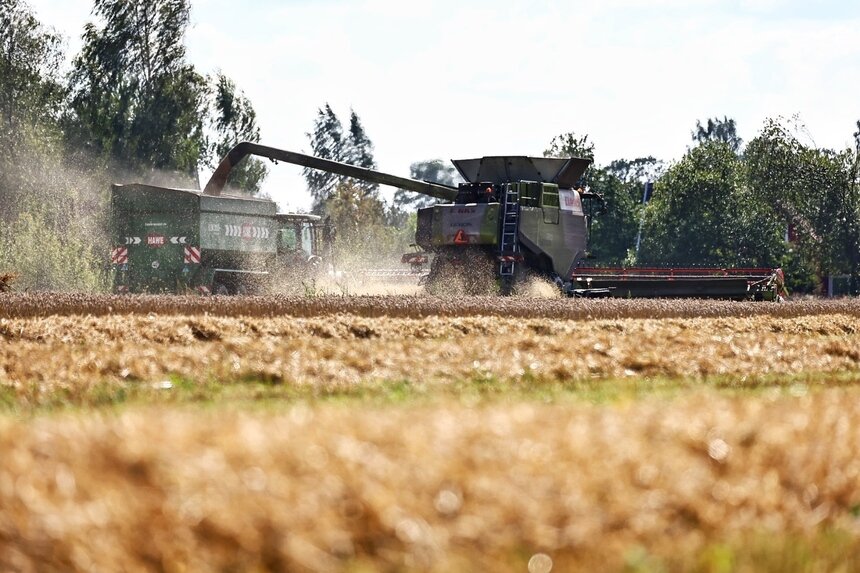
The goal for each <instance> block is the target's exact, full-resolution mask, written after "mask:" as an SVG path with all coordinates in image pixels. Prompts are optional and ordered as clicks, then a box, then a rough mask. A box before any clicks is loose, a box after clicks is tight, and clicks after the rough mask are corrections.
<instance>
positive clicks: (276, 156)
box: [203, 141, 457, 201]
mask: <svg viewBox="0 0 860 573" xmlns="http://www.w3.org/2000/svg"><path fill="white" fill-rule="evenodd" d="M248 155H257V156H259V157H267V158H269V159H273V160H275V161H283V162H284V163H292V164H294V165H301V166H302V167H309V168H311V169H319V170H321V171H328V172H331V173H336V174H337V175H343V176H344V177H352V178H354V179H361V180H362V181H367V182H369V183H376V184H378V185H390V186H392V187H397V188H400V189H406V190H408V191H412V192H414V193H422V194H424V195H429V196H430V197H435V198H436V199H441V200H443V201H453V200H454V198H455V197H456V196H457V188H456V187H449V186H448V185H440V184H439V183H431V182H429V181H418V180H416V179H409V178H407V177H398V176H397V175H391V174H388V173H382V172H381V171H375V170H373V169H367V168H364V167H358V166H356V165H349V164H347V163H341V162H339V161H332V160H330V159H323V158H322V157H315V156H313V155H305V154H304V153H296V152H295V151H286V150H284V149H277V148H274V147H267V146H265V145H259V144H257V143H251V142H248V141H245V142H242V143H240V144H238V145H236V146H235V147H234V148H233V149H231V150H230V151H229V153H227V155H226V156H225V157H224V159H222V160H221V163H219V164H218V167H217V168H216V169H215V172H214V173H212V177H211V178H210V179H209V182H208V183H207V184H206V187H205V188H204V189H203V193H204V195H220V194H221V191H223V189H224V186H225V185H226V183H227V178H228V177H229V176H230V172H231V171H232V170H233V168H234V167H235V166H236V165H237V164H238V163H239V162H240V161H241V160H242V159H244V158H245V157H247V156H248Z"/></svg>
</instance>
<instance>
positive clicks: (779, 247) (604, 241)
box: [545, 117, 860, 294]
mask: <svg viewBox="0 0 860 573" xmlns="http://www.w3.org/2000/svg"><path fill="white" fill-rule="evenodd" d="M691 135H692V137H691V146H690V147H689V148H688V150H687V152H686V153H685V155H684V156H683V157H682V158H681V159H680V160H679V161H677V162H674V163H672V164H671V165H667V164H665V163H664V162H662V161H658V160H656V159H654V158H653V157H646V158H639V159H635V160H632V161H627V160H614V161H611V162H609V163H608V164H607V165H596V164H593V165H592V166H591V167H590V168H589V170H588V171H587V173H586V175H585V181H584V183H585V184H586V185H588V187H590V188H591V190H592V191H595V192H597V193H599V194H601V195H602V196H603V198H604V200H605V206H604V208H603V209H602V212H600V213H596V214H594V217H593V219H592V220H593V223H592V229H591V250H592V254H593V255H594V256H595V258H596V259H597V260H598V261H603V262H606V263H610V264H638V265H666V264H672V265H707V266H739V267H757V266H764V267H781V268H783V270H784V271H785V273H786V275H787V278H788V284H789V286H790V287H791V288H793V290H794V291H795V292H798V291H799V292H814V291H820V290H821V288H822V281H823V279H824V278H825V277H827V276H832V275H847V276H849V277H851V279H850V282H851V286H850V290H851V292H852V293H853V294H858V287H860V284H858V281H860V122H857V132H855V133H854V146H853V148H848V149H844V150H839V151H835V150H830V149H822V148H818V147H816V146H815V145H814V144H812V143H806V142H804V139H808V138H805V137H804V130H803V127H802V126H801V125H799V123H798V120H797V119H796V118H792V119H784V118H777V119H768V120H767V121H766V122H765V124H764V127H763V129H762V130H761V132H760V133H758V134H757V135H756V136H755V137H754V138H753V139H752V140H751V141H749V142H748V143H747V144H746V145H744V144H743V141H742V140H741V139H740V138H739V137H738V135H737V128H736V124H735V121H734V120H733V119H729V118H727V117H723V118H722V119H719V118H713V119H708V120H707V121H706V122H705V123H704V124H703V123H702V122H697V125H696V128H695V129H694V130H693V131H692V133H691ZM545 155H547V156H569V155H573V156H583V157H588V158H592V159H593V157H594V145H593V144H592V143H591V142H589V141H588V137H587V136H577V135H576V134H575V133H567V134H563V135H560V136H558V137H556V138H554V139H553V140H552V142H551V145H550V147H549V148H548V149H547V150H546V151H545ZM646 181H651V182H652V183H653V191H652V195H651V197H650V201H647V202H646V201H644V200H643V199H644V184H645V182H646ZM637 244H638V249H637V248H636V247H637Z"/></svg>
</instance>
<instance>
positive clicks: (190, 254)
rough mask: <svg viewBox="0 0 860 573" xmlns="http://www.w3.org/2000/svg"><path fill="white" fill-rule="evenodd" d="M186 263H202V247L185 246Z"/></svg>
mask: <svg viewBox="0 0 860 573" xmlns="http://www.w3.org/2000/svg"><path fill="white" fill-rule="evenodd" d="M185 264H195V265H199V264H200V247H185Z"/></svg>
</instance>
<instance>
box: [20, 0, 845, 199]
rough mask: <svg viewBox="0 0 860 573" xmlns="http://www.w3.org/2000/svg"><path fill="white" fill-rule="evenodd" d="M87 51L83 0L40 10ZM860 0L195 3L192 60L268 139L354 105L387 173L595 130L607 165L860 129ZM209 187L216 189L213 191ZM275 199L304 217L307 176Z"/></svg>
mask: <svg viewBox="0 0 860 573" xmlns="http://www.w3.org/2000/svg"><path fill="white" fill-rule="evenodd" d="M30 4H31V5H32V6H33V8H34V9H35V11H36V12H37V14H38V16H39V18H40V19H41V20H42V21H43V22H44V23H45V24H48V25H50V26H53V27H55V28H56V29H57V30H59V31H60V32H61V33H63V34H64V35H65V36H66V37H67V38H68V42H69V50H70V52H72V53H76V52H77V50H78V48H79V46H80V40H79V37H80V34H81V31H82V27H83V24H84V22H85V21H86V20H88V19H91V16H90V10H91V6H92V3H91V2H90V1H87V0H30ZM858 31H860V3H858V2H856V0H843V1H836V0H822V1H819V2H808V1H799V0H798V1H795V0H785V1H783V0H725V1H718V0H711V1H709V0H698V1H695V0H645V1H637V0H595V1H590V0H589V1H579V2H577V1H568V2H552V1H540V0H537V1H534V0H533V1H531V2H511V1H507V0H488V1H486V2H484V1H469V0H441V1H436V2H426V1H412V2H410V1H394V0H356V1H345V0H316V1H309V0H307V1H306V0H287V1H280V2H279V1H275V0H258V1H255V2H253V3H250V2H249V3H247V4H245V3H239V2H236V1H235V0H230V1H228V0H192V24H191V29H190V30H189V33H188V37H187V44H188V55H189V59H190V60H191V62H192V63H193V64H194V65H195V66H196V67H197V69H198V70H199V71H200V72H201V73H210V72H213V71H215V70H216V69H220V70H221V71H223V72H224V73H225V74H227V75H228V76H230V77H231V78H233V79H234V80H235V81H236V83H237V84H238V85H239V87H240V88H241V89H243V90H244V91H245V93H246V95H248V97H250V99H251V100H252V102H253V103H254V106H255V107H256V109H257V112H258V121H259V125H260V127H261V130H262V142H263V143H264V144H267V145H272V146H275V147H283V148H285V149H289V150H295V151H309V144H308V140H307V137H306V136H305V133H306V132H308V131H310V130H311V128H312V124H313V120H314V117H315V114H316V110H317V108H319V107H320V106H322V105H324V104H325V102H329V103H330V104H331V105H332V107H333V108H334V110H335V112H337V113H338V115H340V116H341V118H342V120H343V121H345V122H346V121H347V120H348V114H349V109H350V108H353V109H355V111H356V112H357V113H358V115H359V116H360V117H361V119H362V121H363V123H364V126H365V129H366V131H367V133H368V135H369V136H370V138H371V139H372V140H373V142H374V144H375V155H376V159H377V162H378V164H379V167H380V168H381V169H382V170H385V171H389V172H392V173H394V174H397V175H408V172H409V164H410V163H412V162H414V161H418V160H422V159H432V158H445V159H450V158H460V157H479V156H482V155H513V154H520V155H540V154H541V152H542V151H543V150H544V149H545V148H546V147H547V145H548V144H549V142H550V140H551V139H552V137H553V136H554V135H556V134H559V133H562V132H567V131H576V132H577V133H579V134H584V133H587V134H589V136H590V138H591V140H593V141H594V143H595V145H596V161H597V163H599V164H606V163H608V162H609V161H611V160H613V159H617V158H621V157H625V158H634V157H639V156H646V155H653V156H655V157H658V158H660V159H665V160H673V159H678V158H680V157H681V156H682V155H683V153H684V151H685V150H686V148H687V145H688V144H689V142H690V131H691V130H692V128H693V127H694V126H695V123H696V120H697V119H702V120H704V119H707V118H708V117H715V116H720V117H722V116H724V115H728V116H729V117H733V118H735V119H736V120H737V122H738V126H739V131H740V135H741V137H743V138H744V140H749V139H750V138H752V137H753V136H755V134H756V133H757V132H758V131H759V130H760V128H761V126H762V123H763V121H764V119H765V118H767V117H775V116H779V115H782V116H793V115H795V114H799V116H800V118H801V120H802V121H803V123H804V124H805V125H806V127H807V129H808V137H809V138H811V139H812V141H814V143H815V144H816V145H818V146H824V147H832V148H843V147H846V146H848V145H849V143H850V142H851V140H852V133H853V131H855V121H857V120H858V119H860V95H858V94H860V37H858ZM204 183H205V181H204ZM264 190H265V191H268V192H269V193H270V194H271V195H272V196H273V197H274V198H275V199H277V200H278V201H279V203H280V204H281V206H282V208H291V209H295V208H307V207H309V205H310V197H309V195H308V194H307V192H306V191H305V185H304V180H303V179H302V178H301V169H300V168H299V167H297V166H290V165H283V164H280V165H273V166H272V168H271V174H270V176H269V179H268V180H267V182H266V184H265V186H264Z"/></svg>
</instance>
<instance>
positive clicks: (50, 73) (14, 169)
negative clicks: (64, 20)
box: [0, 0, 64, 220]
mask: <svg viewBox="0 0 860 573" xmlns="http://www.w3.org/2000/svg"><path fill="white" fill-rule="evenodd" d="M0 6H2V10H0V147H2V149H3V152H2V153H0V220H4V219H5V220H8V219H10V218H13V217H14V216H15V215H16V213H17V212H18V211H19V210H20V209H21V208H22V200H23V199H25V198H26V197H28V196H29V195H30V194H31V193H36V192H39V193H40V192H41V189H40V186H39V185H38V184H37V182H36V179H37V175H38V174H39V173H40V172H41V169H40V168H39V167H38V165H36V164H37V163H38V161H37V160H38V159H39V158H40V157H42V156H45V155H50V154H51V153H53V152H54V149H53V148H54V144H55V142H56V141H58V140H59V138H60V131H59V128H58V126H57V117H58V114H59V112H60V110H61V109H62V102H63V99H64V88H63V85H62V81H61V78H60V65H61V62H62V60H63V52H62V42H61V39H60V37H59V36H58V35H57V34H56V33H55V32H54V31H53V30H50V29H48V28H45V27H44V26H43V25H42V24H41V23H40V22H39V20H38V19H37V18H36V15H35V14H34V13H33V12H32V10H31V9H30V8H29V6H28V5H27V4H26V3H25V2H23V1H20V0H3V2H2V4H0Z"/></svg>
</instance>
